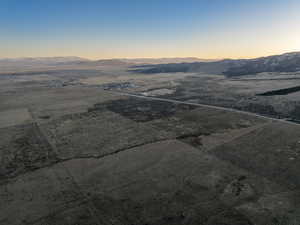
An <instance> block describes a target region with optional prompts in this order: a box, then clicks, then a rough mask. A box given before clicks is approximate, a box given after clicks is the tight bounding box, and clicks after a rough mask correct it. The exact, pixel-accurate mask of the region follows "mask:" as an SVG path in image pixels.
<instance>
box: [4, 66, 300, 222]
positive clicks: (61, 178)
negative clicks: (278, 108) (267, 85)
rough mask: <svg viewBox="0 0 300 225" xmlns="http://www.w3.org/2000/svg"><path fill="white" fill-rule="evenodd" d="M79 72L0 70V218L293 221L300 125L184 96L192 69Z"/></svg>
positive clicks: (299, 183)
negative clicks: (1, 73)
mask: <svg viewBox="0 0 300 225" xmlns="http://www.w3.org/2000/svg"><path fill="white" fill-rule="evenodd" d="M93 73H97V72H93ZM99 73H100V72H99ZM101 73H104V72H103V71H102V72H101ZM114 74H116V71H115V72H114ZM75 75H76V74H75ZM75 75H74V74H73V77H72V79H71V77H68V76H62V75H56V78H55V79H53V76H52V75H49V74H48V75H41V76H36V75H34V76H29V75H26V76H27V77H26V76H25V75H23V77H14V78H10V77H9V79H8V78H6V79H4V78H3V77H2V79H3V80H2V82H0V84H1V91H0V92H1V95H0V137H1V138H0V159H1V165H0V224H5V225H20V224H25V225H44V224H46V225H59V224H64V225H65V224H66V225H85V224H86V225H91V224H97V225H100V224H120V225H127V224H128V225H130V224H139V225H140V224H144V225H146V224H148V225H151V224H153V225H156V224H170V225H171V224H203V225H216V224H226V225H238V224H243V225H244V224H249V225H254V224H257V225H266V224H270V225H277V224H286V225H288V224H300V211H299V209H300V192H299V190H300V176H299V170H300V158H299V157H300V126H299V125H297V124H292V123H287V122H282V121H277V120H272V119H268V118H265V117H258V116H254V115H252V114H248V113H240V112H237V111H232V110H231V111H230V110H224V109H222V108H216V107H215V108H214V107H206V106H204V105H197V104H186V103H185V101H187V102H188V103H191V102H198V103H201V98H198V100H197V101H193V99H192V98H190V99H184V97H186V94H187V93H188V92H189V93H197V91H196V89H195V87H196V85H197V83H195V79H196V78H195V76H192V75H186V74H185V75H183V76H181V74H176V75H175V76H173V77H171V76H170V75H161V76H160V78H159V79H153V77H151V76H152V75H151V76H150V77H143V78H140V77H138V76H137V75H132V76H131V75H130V74H129V75H128V74H123V75H122V76H117V77H114V78H115V81H114V78H111V77H110V76H108V75H105V74H104V75H103V74H102V76H98V75H97V74H96V75H94V74H91V75H90V76H89V77H85V78H83V77H82V76H79V75H78V77H76V76H75ZM24 76H25V77H24ZM28 76H29V77H28ZM74 76H75V78H74ZM92 76H93V77H92ZM125 76H127V78H126V79H125V78H124V77H125ZM197 76H198V82H199V83H201V82H200V81H201V80H202V81H203V82H204V76H203V75H197ZM199 77H200V78H199ZM183 78H184V79H183ZM20 79H22V80H20ZM100 79H102V81H101V82H100V83H99V80H100ZM108 79H111V80H109V81H108ZM216 79H223V78H219V77H215V76H212V77H211V78H209V79H205V80H206V81H205V82H206V84H207V85H208V84H209V83H211V85H213V84H212V83H213V82H215V81H214V80H216ZM103 80H105V81H106V82H103ZM116 80H117V81H118V82H116ZM192 81H193V82H192ZM223 81H224V82H225V80H223ZM5 82H6V83H5ZM124 82H129V83H130V84H131V85H129V86H128V85H124V86H121V87H119V86H118V85H117V86H114V85H113V86H110V85H108V84H111V83H124ZM184 82H190V83H194V86H192V87H194V88H192V89H188V86H184V85H183V84H184ZM227 82H230V85H232V82H234V81H227ZM238 82H240V81H238ZM103 84H106V86H104V87H103V86H101V85H103ZM214 84H216V83H214ZM221 84H222V83H221V82H219V83H217V85H218V86H220V85H221ZM223 85H224V88H228V86H226V85H229V84H228V83H227V84H226V83H223ZM201 87H205V85H204V86H201ZM176 88H177V89H176ZM180 88H181V89H180ZM183 88H186V89H184V90H183ZM224 88H223V89H219V92H218V93H219V94H220V93H221V91H222V90H224ZM257 88H259V87H257ZM150 89H151V90H150ZM161 89H168V90H175V91H174V93H173V94H176V91H177V94H176V96H175V95H173V96H172V93H170V92H168V93H166V92H165V91H162V92H161V91H160V92H158V93H159V94H158V95H156V94H157V91H156V90H161ZM242 89H243V86H242V85H240V89H239V90H241V91H242ZM207 90H211V89H209V86H207ZM214 90H218V88H215V89H214ZM151 91H152V92H151ZM153 91H154V92H153ZM155 91H156V92H155ZM178 91H179V92H178ZM235 91H237V90H235ZM118 92H129V93H135V94H138V95H144V96H157V98H140V97H136V96H133V95H132V96H128V95H127V96H126V95H123V94H120V93H118ZM149 92H151V93H150V94H149ZM178 93H179V94H180V93H181V94H184V96H183V95H180V96H178ZM229 93H230V94H231V93H232V92H230V91H229ZM236 93H237V92H236ZM253 93H254V92H253ZM189 96H190V97H191V95H189ZM195 96H196V95H194V97H195ZM202 96H203V92H202ZM216 96H217V95H214V97H213V98H212V99H218V98H217V97H216ZM219 96H220V95H219ZM226 96H227V95H226ZM159 98H162V99H159ZM165 98H167V100H168V99H169V100H168V101H166V100H165ZM259 98H260V97H259ZM262 98H263V97H262ZM170 99H176V100H179V101H180V102H179V101H170ZM195 99H196V98H194V100H195ZM199 99H200V100H199ZM216 105H218V104H216Z"/></svg>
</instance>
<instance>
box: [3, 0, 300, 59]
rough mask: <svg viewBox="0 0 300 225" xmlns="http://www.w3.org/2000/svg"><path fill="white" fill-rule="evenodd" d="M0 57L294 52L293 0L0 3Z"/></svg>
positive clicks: (298, 5)
mask: <svg viewBox="0 0 300 225" xmlns="http://www.w3.org/2000/svg"><path fill="white" fill-rule="evenodd" d="M0 3H1V4H0V6H1V7H0V57H23V56H65V55H77V56H82V57H88V58H120V57H185V56H196V57H202V58H224V57H234V58H240V57H255V56H261V55H269V54H276V53H281V52H286V51H295V50H300V38H299V37H300V31H299V30H300V29H299V27H300V26H299V25H300V16H299V14H300V13H299V12H300V1H299V0H185V1H182V0H110V1H104V0H98V1H96V0H86V1H82V0H80V1H79V0H73V1H72V0H60V1H59V0H52V1H49V0H26V1H25V0H24V1H23V0H0Z"/></svg>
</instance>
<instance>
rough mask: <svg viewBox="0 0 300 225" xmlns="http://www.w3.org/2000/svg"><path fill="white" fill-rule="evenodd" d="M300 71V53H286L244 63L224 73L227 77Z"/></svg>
mask: <svg viewBox="0 0 300 225" xmlns="http://www.w3.org/2000/svg"><path fill="white" fill-rule="evenodd" d="M296 71H300V52H293V53H286V54H283V55H274V56H269V57H262V58H257V59H249V60H245V61H243V63H242V64H240V65H235V66H233V67H230V68H228V69H227V70H226V71H224V74H225V75H227V76H242V75H247V74H256V73H262V72H296Z"/></svg>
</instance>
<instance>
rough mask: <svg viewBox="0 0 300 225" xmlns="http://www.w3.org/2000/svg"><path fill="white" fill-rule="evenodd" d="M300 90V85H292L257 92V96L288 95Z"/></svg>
mask: <svg viewBox="0 0 300 225" xmlns="http://www.w3.org/2000/svg"><path fill="white" fill-rule="evenodd" d="M298 91H300V86H299V85H298V86H295V87H290V88H283V89H278V90H273V91H267V92H264V93H261V94H256V95H257V96H273V95H288V94H291V93H295V92H298Z"/></svg>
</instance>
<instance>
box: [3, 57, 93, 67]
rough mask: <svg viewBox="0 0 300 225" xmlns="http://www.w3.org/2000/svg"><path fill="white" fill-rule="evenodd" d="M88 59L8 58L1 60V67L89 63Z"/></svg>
mask: <svg viewBox="0 0 300 225" xmlns="http://www.w3.org/2000/svg"><path fill="white" fill-rule="evenodd" d="M87 61H89V60H88V59H84V58H80V57H76V56H68V57H35V58H30V57H26V58H6V59H0V66H21V65H24V66H37V65H39V66H46V65H47V66H52V65H59V64H66V63H78V62H87Z"/></svg>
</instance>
